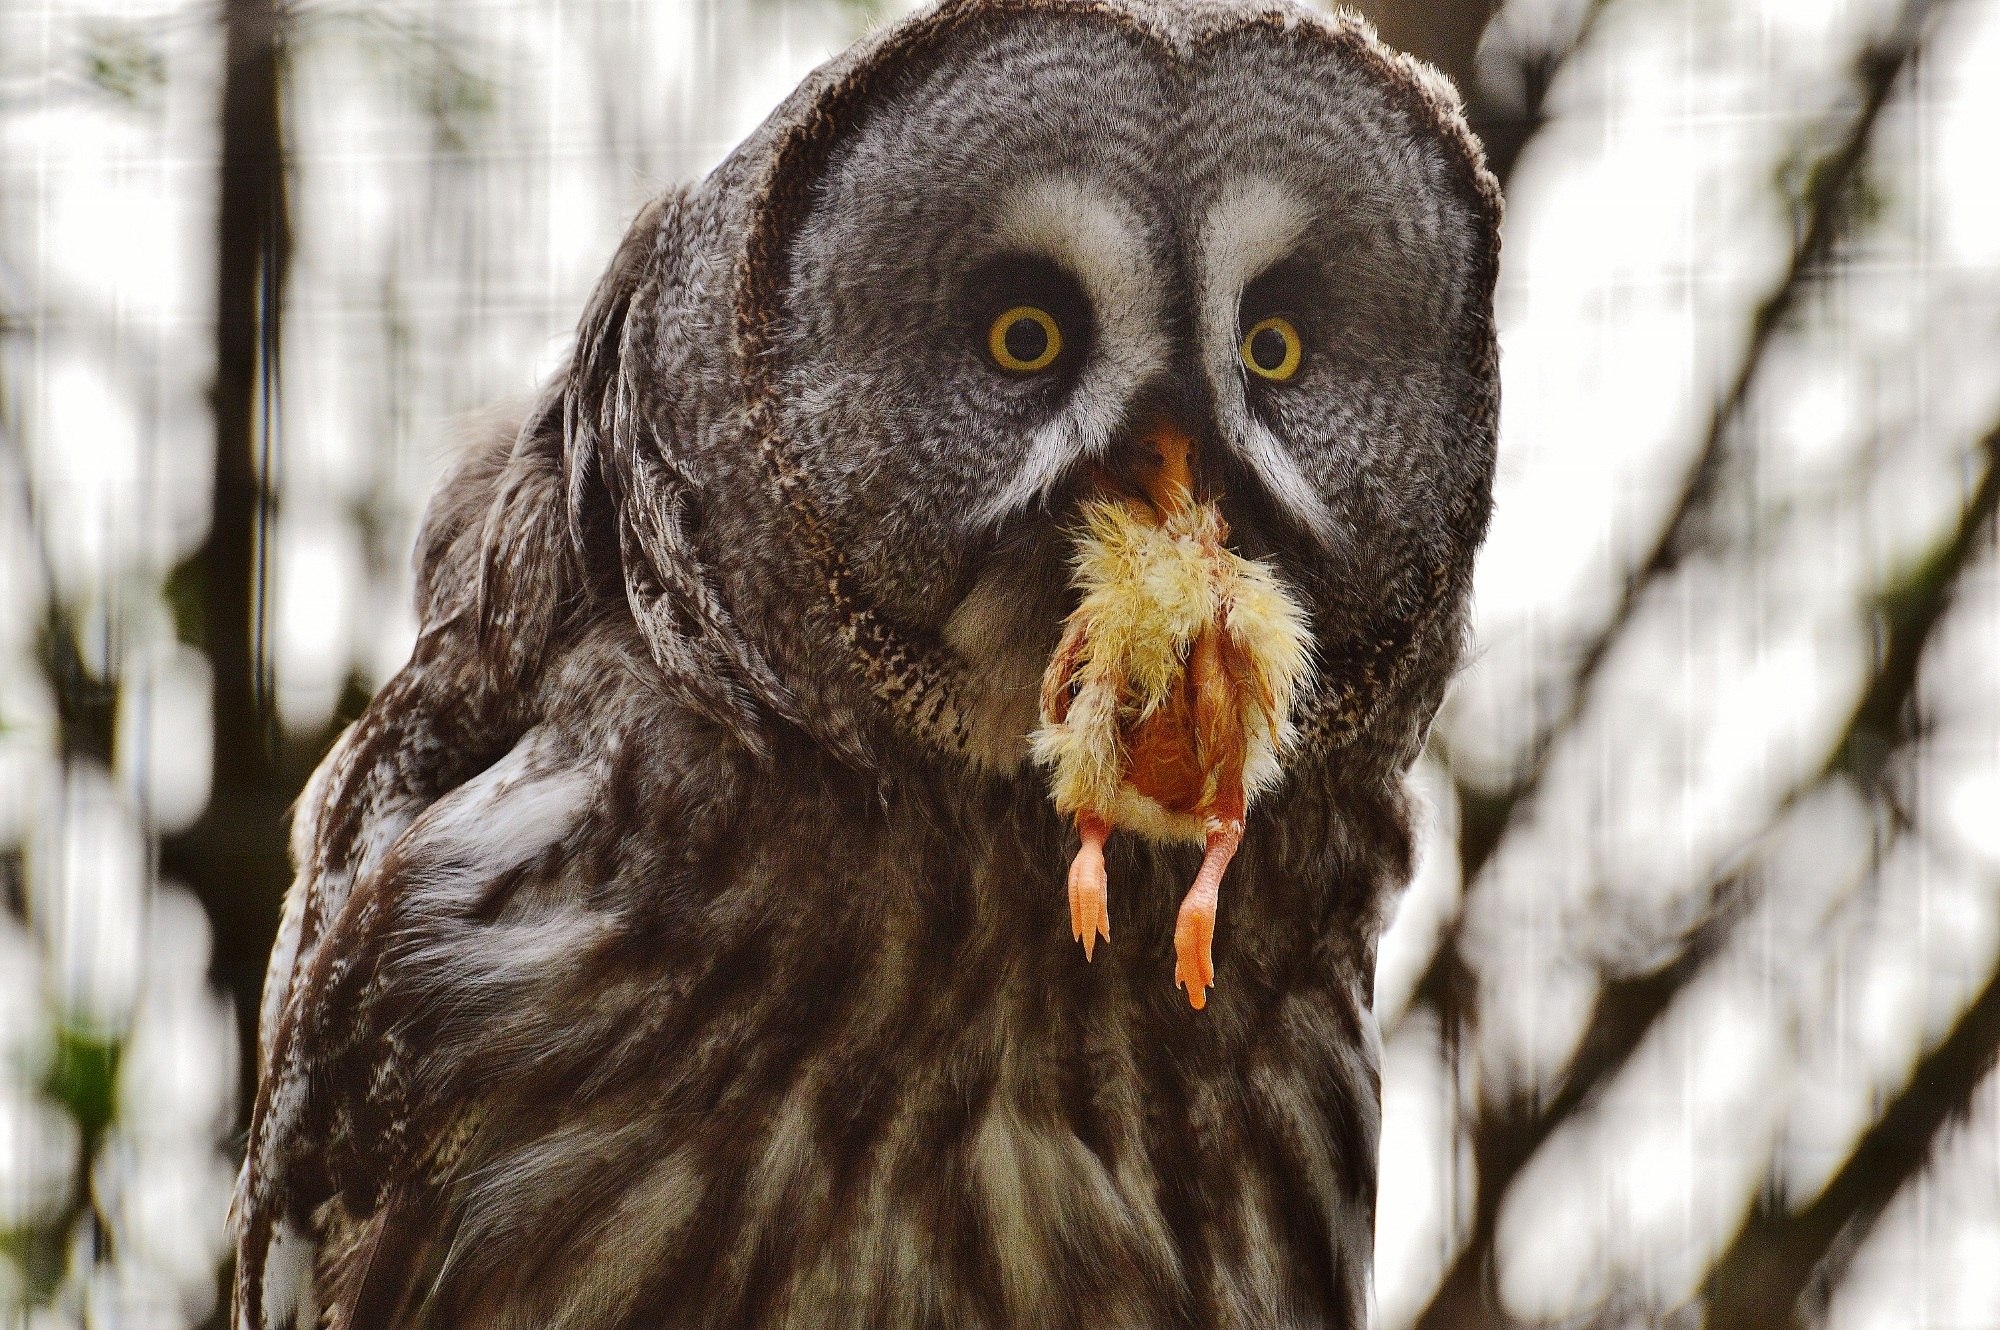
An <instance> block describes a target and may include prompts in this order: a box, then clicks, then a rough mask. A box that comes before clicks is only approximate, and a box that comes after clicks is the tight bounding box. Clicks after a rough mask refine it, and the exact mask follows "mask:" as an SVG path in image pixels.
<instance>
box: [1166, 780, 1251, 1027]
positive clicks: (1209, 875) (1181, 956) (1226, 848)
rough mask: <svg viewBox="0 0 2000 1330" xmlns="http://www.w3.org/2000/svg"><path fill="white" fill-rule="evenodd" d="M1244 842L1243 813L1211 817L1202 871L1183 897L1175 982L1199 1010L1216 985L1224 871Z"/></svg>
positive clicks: (1176, 938)
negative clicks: (1218, 909) (1217, 926)
mask: <svg viewBox="0 0 2000 1330" xmlns="http://www.w3.org/2000/svg"><path fill="white" fill-rule="evenodd" d="M1242 843H1243V818H1242V815H1241V814H1240V813H1239V814H1238V815H1237V816H1236V817H1234V818H1230V819H1228V820H1226V821H1225V820H1222V819H1218V818H1210V819H1209V823H1208V836H1207V853H1205V854H1204V855H1203V856H1202V860H1201V871H1200V872H1198V873H1196V874H1195V876H1194V885H1193V886H1192V887H1189V888H1188V894H1187V895H1186V896H1184V897H1182V898H1181V912H1180V917H1179V918H1178V919H1176V920H1175V921H1174V983H1175V985H1176V986H1178V987H1181V988H1185V989H1186V990H1187V995H1188V1005H1189V1006H1190V1007H1193V1008H1194V1009H1195V1010H1196V1011H1200V1010H1201V1009H1202V1008H1203V1007H1205V1006H1207V1005H1208V990H1209V989H1210V988H1212V987H1214V985H1215V909H1216V905H1217V902H1218V899H1219V898H1220V896H1221V893H1222V875H1223V873H1224V872H1225V871H1227V869H1228V868H1229V861H1230V860H1231V859H1234V858H1235V857H1236V847H1237V846H1239V845H1241V844H1242Z"/></svg>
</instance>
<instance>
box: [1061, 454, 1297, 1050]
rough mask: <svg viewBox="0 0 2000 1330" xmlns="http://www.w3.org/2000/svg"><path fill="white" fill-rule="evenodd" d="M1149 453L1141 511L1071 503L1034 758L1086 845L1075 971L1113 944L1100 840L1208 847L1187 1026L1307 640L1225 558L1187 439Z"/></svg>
mask: <svg viewBox="0 0 2000 1330" xmlns="http://www.w3.org/2000/svg"><path fill="white" fill-rule="evenodd" d="M1147 442H1148V443H1150V444H1151V445H1152V450H1153V454H1154V458H1155V462H1156V465H1155V466H1153V467H1152V468H1150V474H1148V475H1147V476H1146V477H1145V478H1144V480H1143V482H1142V484H1141V485H1140V488H1141V489H1142V490H1143V491H1144V493H1143V497H1141V496H1134V495H1127V494H1115V495H1107V496H1105V497H1101V498H1097V499H1094V500H1092V501H1090V502H1089V503H1088V504H1086V505H1085V509H1084V514H1083V523H1082V529H1081V531H1080V532H1079V534H1078V536H1077V549H1076V560H1075V566H1076V571H1075V584H1076V586H1077V588H1078V590H1079V591H1081V592H1082V599H1081V600H1080V602H1079V603H1078V605H1077V607H1076V609H1075V610H1074V611H1073V612H1072V613H1071V614H1070V616H1069V619H1068V622H1067V623H1066V625H1065V627H1064V632H1063V636H1062V640H1061V643H1060V644H1059V645H1058V646H1057V648H1056V652H1055V655H1054V656H1053V657H1052V658H1051V659H1050V661H1049V666H1048V669H1047V671H1046V672H1045V673H1044V674H1043V676H1042V698H1041V713H1042V723H1041V726H1040V728H1039V729H1038V730H1037V731H1036V733H1035V736H1034V747H1035V756H1036V758H1037V760H1039V761H1040V762H1041V763H1043V764H1044V765H1045V766H1047V767H1049V768H1050V769H1051V771H1050V781H1051V786H1052V790H1053V793H1054V796H1055V803H1056V808H1057V809H1058V811H1060V812H1062V813H1064V814H1070V815H1074V816H1075V818H1076V828H1077V834H1078V836H1079V838H1080V839H1081V841H1082V846H1081V848H1080V849H1078V850H1077V853H1076V858H1075V860H1074V861H1073V862H1072V863H1071V864H1070V869H1069V908H1070V929H1071V932H1072V933H1073V934H1074V935H1075V936H1076V938H1077V940H1078V941H1080V942H1082V943H1083V954H1084V958H1085V959H1086V960H1089V959H1090V958H1091V956H1092V955H1093V954H1094V951H1095V947H1096V942H1097V939H1098V938H1100V937H1102V938H1104V939H1106V940H1107V941H1108V940H1110V937H1111V916H1110V900H1109V883H1108V881H1107V879H1106V876H1105V871H1104V843H1105V841H1106V839H1107V838H1108V837H1109V836H1110V834H1111V832H1112V831H1113V830H1114V829H1119V828H1122V829H1125V830H1129V831H1134V832H1137V833H1138V834H1140V835H1142V836H1145V837H1147V838H1149V839H1151V840H1155V841H1198V842H1200V843H1201V844H1202V846H1203V847H1204V854H1203V858H1202V863H1201V870H1200V872H1199V873H1197V874H1196V876H1195V880H1194V885H1193V886H1192V887H1191V888H1190V889H1189V890H1188V893H1187V896H1186V897H1185V898H1184V899H1183V900H1182V902H1181V908H1180V915H1179V918H1178V920H1177V921H1176V923H1175V926H1174V955H1175V964H1174V982H1175V983H1176V984H1177V985H1179V986H1180V987H1182V988H1185V989H1186V990H1187V995H1188V1002H1189V1003H1190V1004H1191V1005H1192V1006H1193V1007H1194V1008H1195V1009H1196V1010H1197V1011H1198V1010H1200V1009H1201V1008H1202V1007H1203V1006H1204V1005H1206V1004H1207V1001H1208V989H1209V987H1210V986H1212V985H1213V984H1214V982H1215V964H1214V959H1213V954H1212V951H1213V942H1214V937H1215V914H1216V904H1217V899H1218V894H1219V892H1220V889H1221V885H1222V875H1223V872H1224V871H1225V870H1226V869H1227V868H1228V867H1229V861H1230V860H1231V858H1233V857H1234V856H1235V854H1236V850H1237V847H1238V845H1240V844H1241V843H1242V840H1243V819H1244V815H1245V813H1246V811H1247V810H1248V806H1249V803H1250V800H1251V799H1252V798H1254V797H1255V796H1256V794H1257V793H1258V792H1259V791H1260V790H1263V789H1265V788H1266V787H1268V786H1269V785H1270V784H1271V783H1272V782H1274V781H1275V780H1276V779H1277V776H1278V774H1279V758H1280V755H1281V754H1282V753H1283V752H1284V751H1285V748H1286V746H1287V744H1288V743H1289V741H1290V738H1291V725H1290V719H1289V718H1290V715H1291V708H1292V697H1293V694H1294V693H1295V692H1296V691H1297V689H1298V688H1299V687H1300V686H1301V684H1302V683H1303V682H1304V680H1305V677H1306V673H1307V670H1308V668H1309V663H1308V647H1307V643H1308V641H1309V637H1308V634H1307V627H1306V617H1305V615H1304V613H1303V612H1302V611H1301V610H1300V609H1299V607H1298V606H1297V605H1296V604H1295V603H1294V602H1293V600H1292V598H1291V596H1290V595H1289V594H1288V593H1287V592H1286V590H1285V588H1284V587H1283V585H1282V584H1281V583H1280V582H1279V581H1278V579H1277V577H1276V576H1275V575H1274V574H1273V573H1272V571H1271V570H1270V569H1269V568H1267V567H1265V566H1264V565H1263V564H1260V563H1255V562H1252V561H1251V560H1248V559H1244V558H1242V557H1241V556H1239V555H1237V554H1235V553H1234V552H1232V551H1231V550H1230V549H1229V548H1228V547H1227V545H1226V543H1225V542H1226V541H1227V540H1228V536H1229V528H1228V526H1227V524H1226V523H1225V522H1224V521H1223V518H1222V514H1221V512H1220V511H1219V510H1218V509H1217V508H1216V506H1215V504H1214V503H1212V502H1204V501H1202V500H1199V499H1197V498H1196V496H1195V494H1194V491H1193V488H1192V486H1191V483H1190V475H1189V453H1190V450H1191V444H1190V441H1189V440H1188V438H1187V437H1186V436H1185V435H1184V434H1181V433H1179V432H1178V431H1177V430H1173V429H1169V428H1160V429H1156V430H1154V431H1152V432H1151V433H1150V434H1149V435H1148V437H1147Z"/></svg>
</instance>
